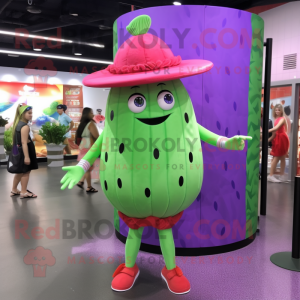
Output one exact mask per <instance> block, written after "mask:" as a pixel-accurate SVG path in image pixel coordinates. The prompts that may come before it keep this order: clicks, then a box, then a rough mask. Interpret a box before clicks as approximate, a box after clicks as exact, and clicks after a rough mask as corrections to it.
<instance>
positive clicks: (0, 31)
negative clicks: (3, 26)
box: [0, 30, 73, 43]
mask: <svg viewBox="0 0 300 300" xmlns="http://www.w3.org/2000/svg"><path fill="white" fill-rule="evenodd" d="M0 34H5V35H13V36H18V35H20V36H24V35H25V34H24V33H23V32H20V33H18V32H14V31H6V30H0ZM28 37H29V38H31V39H34V38H42V39H45V40H49V41H57V42H63V43H73V41H72V40H65V39H58V38H53V37H47V36H41V35H33V34H28Z"/></svg>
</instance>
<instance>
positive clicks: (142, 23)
mask: <svg viewBox="0 0 300 300" xmlns="http://www.w3.org/2000/svg"><path fill="white" fill-rule="evenodd" d="M150 26H151V18H150V17H149V16H147V15H140V16H138V17H136V18H134V19H133V20H132V21H131V22H130V23H129V25H128V26H127V27H126V29H127V31H128V32H129V33H130V34H131V35H140V34H145V33H147V31H148V30H149V28H150Z"/></svg>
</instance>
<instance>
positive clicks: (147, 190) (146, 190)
mask: <svg viewBox="0 0 300 300" xmlns="http://www.w3.org/2000/svg"><path fill="white" fill-rule="evenodd" d="M145 195H146V197H147V198H149V197H150V190H149V189H148V188H146V189H145Z"/></svg>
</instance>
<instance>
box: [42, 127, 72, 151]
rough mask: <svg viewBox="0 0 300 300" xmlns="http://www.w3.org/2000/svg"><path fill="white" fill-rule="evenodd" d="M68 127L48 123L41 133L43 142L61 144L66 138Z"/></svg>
mask: <svg viewBox="0 0 300 300" xmlns="http://www.w3.org/2000/svg"><path fill="white" fill-rule="evenodd" d="M68 129H69V127H68V126H65V125H56V124H54V123H50V122H46V123H45V124H44V125H43V126H42V128H41V129H40V131H39V134H40V135H41V136H42V138H43V140H44V141H46V142H47V144H56V145H59V144H61V143H62V142H63V141H64V139H65V137H64V135H65V134H66V132H67V130H68Z"/></svg>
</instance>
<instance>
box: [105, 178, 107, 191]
mask: <svg viewBox="0 0 300 300" xmlns="http://www.w3.org/2000/svg"><path fill="white" fill-rule="evenodd" d="M104 186H105V189H106V190H107V182H106V180H104Z"/></svg>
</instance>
